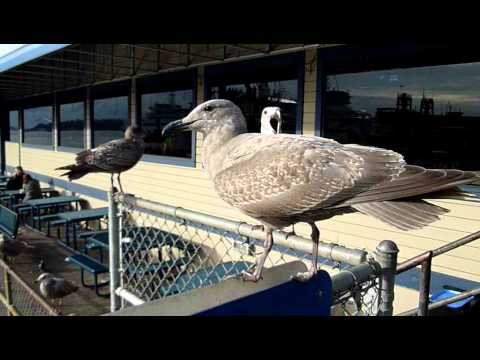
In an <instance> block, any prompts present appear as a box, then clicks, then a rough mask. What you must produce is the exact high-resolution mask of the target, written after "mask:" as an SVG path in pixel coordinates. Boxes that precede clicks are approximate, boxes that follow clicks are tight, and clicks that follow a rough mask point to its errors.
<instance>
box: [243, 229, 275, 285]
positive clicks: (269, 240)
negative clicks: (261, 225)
mask: <svg viewBox="0 0 480 360" xmlns="http://www.w3.org/2000/svg"><path fill="white" fill-rule="evenodd" d="M265 233H266V234H265V235H266V238H265V244H264V250H263V253H262V255H261V256H260V258H259V259H258V261H257V264H256V266H255V271H254V272H253V274H250V273H248V272H246V271H244V272H243V273H242V278H243V280H244V281H253V282H257V281H258V280H260V278H261V277H262V270H263V265H264V264H265V260H267V257H268V254H269V253H270V250H272V246H273V229H272V228H271V227H270V226H266V227H265Z"/></svg>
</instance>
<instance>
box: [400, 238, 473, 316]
mask: <svg viewBox="0 0 480 360" xmlns="http://www.w3.org/2000/svg"><path fill="white" fill-rule="evenodd" d="M478 239H480V231H477V232H475V233H473V234H470V235H468V236H465V237H463V238H461V239H458V240H455V241H452V242H451V243H448V244H446V245H444V246H441V247H439V248H437V249H435V250H431V251H427V252H424V253H422V254H420V255H417V256H415V257H414V258H412V259H409V260H407V261H404V262H403V263H401V264H400V265H398V267H397V272H396V273H397V275H399V274H402V273H404V272H406V271H408V270H411V269H413V268H416V267H417V266H419V265H421V267H422V268H421V276H420V279H419V291H420V293H419V301H418V308H417V309H412V310H409V311H407V312H405V313H403V314H400V315H399V316H401V315H403V316H407V315H408V314H415V313H416V314H417V315H418V316H427V315H428V312H429V310H431V309H432V306H431V305H430V306H429V298H430V281H431V272H432V259H433V258H434V257H436V256H439V255H442V254H445V253H447V252H449V251H452V250H455V249H457V248H459V247H461V246H463V245H466V244H469V243H471V242H473V241H475V240H478ZM467 297H468V296H467ZM457 301H458V300H457ZM444 302H445V301H443V302H439V303H438V304H442V303H444ZM448 304H450V302H448V303H447V305H448ZM435 305H436V306H435V307H433V309H436V308H438V307H441V306H437V304H435ZM404 314H407V315H404Z"/></svg>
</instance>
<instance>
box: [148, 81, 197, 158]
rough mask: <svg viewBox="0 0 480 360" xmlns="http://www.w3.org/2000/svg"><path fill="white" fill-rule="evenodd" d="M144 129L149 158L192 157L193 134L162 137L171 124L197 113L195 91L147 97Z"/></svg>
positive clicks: (172, 92)
mask: <svg viewBox="0 0 480 360" xmlns="http://www.w3.org/2000/svg"><path fill="white" fill-rule="evenodd" d="M141 104H142V128H143V130H144V131H145V133H146V137H145V141H146V149H145V153H146V154H153V155H164V156H174V157H181V158H191V157H192V133H191V132H187V133H178V134H173V135H170V136H167V137H162V129H163V128H164V127H165V126H166V125H167V124H168V123H170V122H171V121H174V120H178V119H181V118H183V117H185V116H186V115H188V113H189V112H190V111H191V110H192V109H193V91H192V90H181V91H169V92H159V93H154V94H144V95H142V98H141Z"/></svg>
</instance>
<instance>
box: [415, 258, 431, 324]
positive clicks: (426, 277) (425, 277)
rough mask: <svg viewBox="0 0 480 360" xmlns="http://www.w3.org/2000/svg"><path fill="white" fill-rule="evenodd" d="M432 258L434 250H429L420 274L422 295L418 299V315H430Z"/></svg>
mask: <svg viewBox="0 0 480 360" xmlns="http://www.w3.org/2000/svg"><path fill="white" fill-rule="evenodd" d="M432 258H433V252H432V251H429V252H428V258H427V259H426V260H425V261H424V262H423V263H422V270H421V276H420V286H419V288H420V297H419V301H418V316H427V315H428V305H429V298H430V280H431V276H432Z"/></svg>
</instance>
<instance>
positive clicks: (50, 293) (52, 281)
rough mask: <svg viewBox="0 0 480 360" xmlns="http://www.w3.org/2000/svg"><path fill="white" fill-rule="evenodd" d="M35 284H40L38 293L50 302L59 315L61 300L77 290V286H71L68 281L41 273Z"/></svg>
mask: <svg viewBox="0 0 480 360" xmlns="http://www.w3.org/2000/svg"><path fill="white" fill-rule="evenodd" d="M35 283H40V286H39V287H40V293H41V294H42V295H43V296H44V297H45V298H47V299H49V300H52V302H53V306H54V308H55V310H56V311H57V312H58V313H59V314H60V313H61V309H62V305H63V298H64V297H65V296H68V295H70V294H73V293H74V292H76V291H77V290H78V286H76V285H74V284H72V283H71V282H70V281H68V280H66V279H64V278H62V277H55V276H53V275H52V274H50V273H47V272H44V273H42V274H41V275H40V276H39V277H38V278H37V280H35Z"/></svg>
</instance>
